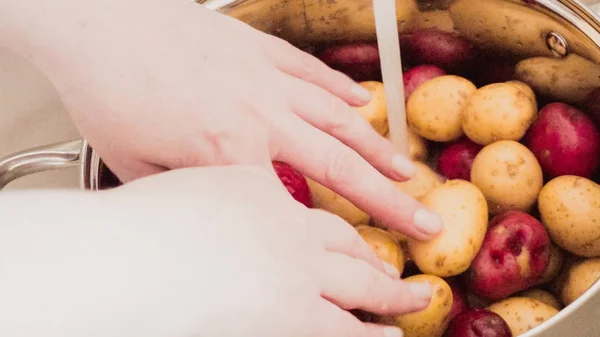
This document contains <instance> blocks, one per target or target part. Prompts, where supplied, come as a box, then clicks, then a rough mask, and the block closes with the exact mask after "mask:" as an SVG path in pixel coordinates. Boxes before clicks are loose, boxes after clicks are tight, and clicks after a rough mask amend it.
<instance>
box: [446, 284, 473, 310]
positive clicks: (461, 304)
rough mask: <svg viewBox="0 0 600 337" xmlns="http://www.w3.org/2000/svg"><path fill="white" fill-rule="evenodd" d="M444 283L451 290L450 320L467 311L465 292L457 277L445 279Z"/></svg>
mask: <svg viewBox="0 0 600 337" xmlns="http://www.w3.org/2000/svg"><path fill="white" fill-rule="evenodd" d="M445 281H446V283H448V285H449V286H450V289H452V309H450V319H454V317H456V316H458V315H459V314H461V313H463V312H465V311H467V310H468V309H469V308H468V306H467V301H466V292H465V288H464V286H463V284H462V282H461V280H460V279H459V278H457V277H451V278H448V279H445Z"/></svg>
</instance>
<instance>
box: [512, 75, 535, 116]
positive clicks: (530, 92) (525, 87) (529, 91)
mask: <svg viewBox="0 0 600 337" xmlns="http://www.w3.org/2000/svg"><path fill="white" fill-rule="evenodd" d="M506 83H508V84H511V85H514V86H515V87H517V88H519V89H521V91H523V92H524V93H525V94H526V95H527V97H529V99H531V100H532V101H533V102H534V103H536V110H537V102H536V101H537V99H536V97H535V92H533V89H531V87H530V86H528V85H527V83H524V82H521V81H517V80H513V81H507V82H506Z"/></svg>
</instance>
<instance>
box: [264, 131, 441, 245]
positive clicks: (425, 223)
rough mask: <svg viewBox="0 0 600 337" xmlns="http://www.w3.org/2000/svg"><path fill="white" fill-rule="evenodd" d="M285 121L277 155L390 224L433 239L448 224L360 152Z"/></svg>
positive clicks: (322, 134) (323, 135)
mask: <svg viewBox="0 0 600 337" xmlns="http://www.w3.org/2000/svg"><path fill="white" fill-rule="evenodd" d="M293 124H294V125H293V127H290V126H288V125H285V126H284V127H283V128H282V129H281V131H280V132H281V133H282V134H281V135H274V136H275V137H276V139H281V142H282V144H283V145H282V146H281V148H280V151H279V152H278V153H277V160H281V161H284V162H287V163H288V164H290V165H292V166H293V167H294V168H296V169H297V170H298V171H299V172H301V173H302V174H304V175H305V176H308V177H309V178H311V179H313V180H315V181H317V182H319V183H321V184H322V185H324V186H326V187H328V188H330V189H331V190H333V191H334V192H336V193H338V194H340V195H341V196H343V197H344V198H346V199H348V200H349V201H350V202H352V203H353V204H354V205H356V206H357V207H358V208H360V209H362V210H363V211H365V212H366V213H368V214H370V215H371V216H373V217H375V218H376V219H378V220H380V221H381V222H382V223H383V224H385V225H387V226H388V227H389V228H391V229H394V230H397V231H399V232H401V233H403V234H406V235H407V236H409V237H411V238H414V239H417V240H428V239H431V238H433V237H434V236H435V235H437V234H438V233H439V232H440V231H441V230H442V227H443V224H442V221H441V219H440V218H439V217H438V216H437V215H436V214H434V213H432V212H430V211H428V210H427V209H426V208H425V207H424V206H423V205H421V204H419V203H418V202H417V201H416V200H414V199H413V198H411V197H409V196H408V195H406V194H404V193H403V192H402V191H401V190H400V189H399V188H398V187H397V186H396V185H395V183H393V182H392V181H391V180H389V179H387V178H386V177H384V176H383V175H382V174H381V173H379V172H378V171H377V170H376V169H375V168H373V167H372V166H371V165H369V164H368V163H367V162H366V161H365V160H364V159H363V158H362V157H361V156H360V155H358V154H357V153H356V152H354V151H353V150H351V149H350V148H348V147H346V146H344V145H343V144H342V143H340V142H339V141H338V140H337V139H335V138H333V137H331V136H330V135H327V134H325V133H323V132H321V131H319V130H317V129H315V128H313V127H312V126H310V125H308V124H306V123H305V122H303V121H298V123H293ZM284 134H285V135H284Z"/></svg>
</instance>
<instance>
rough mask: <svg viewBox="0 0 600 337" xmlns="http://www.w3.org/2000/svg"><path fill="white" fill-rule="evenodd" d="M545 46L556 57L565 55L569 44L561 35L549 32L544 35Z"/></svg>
mask: <svg viewBox="0 0 600 337" xmlns="http://www.w3.org/2000/svg"><path fill="white" fill-rule="evenodd" d="M546 46H548V49H549V50H550V51H551V52H552V54H553V55H554V56H556V57H565V56H567V54H568V53H569V45H568V44H567V40H565V38H564V37H562V35H560V34H558V33H555V32H550V33H548V35H546Z"/></svg>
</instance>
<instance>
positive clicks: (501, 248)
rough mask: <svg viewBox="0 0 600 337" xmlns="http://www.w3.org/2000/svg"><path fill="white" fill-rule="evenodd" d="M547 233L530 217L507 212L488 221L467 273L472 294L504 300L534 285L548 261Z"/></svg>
mask: <svg viewBox="0 0 600 337" xmlns="http://www.w3.org/2000/svg"><path fill="white" fill-rule="evenodd" d="M550 249H551V243H550V238H549V236H548V233H547V232H546V229H545V228H544V225H542V223H541V222H539V221H538V220H537V219H535V218H534V217H532V216H531V215H529V214H527V213H525V212H521V211H516V210H510V211H505V212H503V213H500V214H498V215H497V216H495V217H494V218H493V219H492V221H490V223H489V226H488V232H487V233H486V236H485V239H484V241H483V245H482V247H481V249H480V250H479V253H478V254H477V256H476V257H475V259H474V260H473V263H472V264H471V268H470V270H469V272H468V277H467V285H468V287H469V289H470V290H471V291H473V293H475V294H476V295H479V296H481V297H485V298H487V299H490V300H499V299H503V298H506V297H508V296H510V295H512V294H514V293H517V292H519V291H522V290H525V289H527V288H529V287H531V286H533V285H535V284H536V283H537V282H538V281H539V279H540V278H541V277H542V275H543V274H544V272H545V271H546V268H547V267H548V264H549V261H550Z"/></svg>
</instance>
